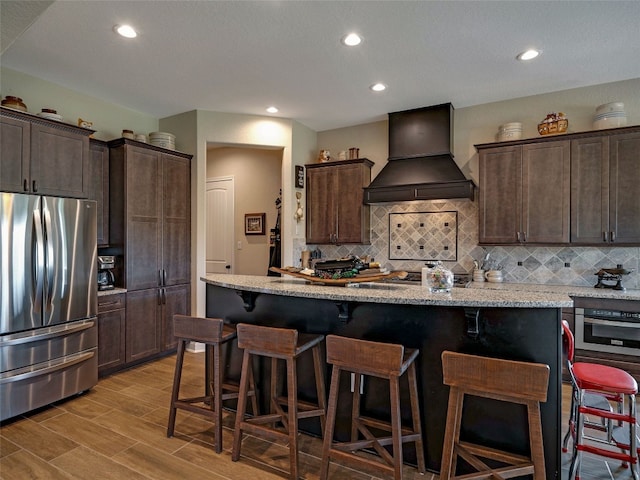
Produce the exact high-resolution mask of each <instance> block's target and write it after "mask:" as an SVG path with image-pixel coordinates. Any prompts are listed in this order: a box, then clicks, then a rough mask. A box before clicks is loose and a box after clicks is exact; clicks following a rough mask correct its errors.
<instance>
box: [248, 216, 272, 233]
mask: <svg viewBox="0 0 640 480" xmlns="http://www.w3.org/2000/svg"><path fill="white" fill-rule="evenodd" d="M266 216H267V214H266V213H245V214H244V234H245V235H264V234H265V218H266Z"/></svg>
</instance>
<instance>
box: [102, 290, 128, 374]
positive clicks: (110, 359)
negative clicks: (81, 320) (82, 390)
mask: <svg viewBox="0 0 640 480" xmlns="http://www.w3.org/2000/svg"><path fill="white" fill-rule="evenodd" d="M125 296H126V294H124V293H118V294H112V295H101V296H99V297H98V374H99V375H104V374H105V373H107V372H110V371H114V370H117V369H118V368H119V367H122V366H124V364H125V362H126V360H125V330H126V326H125V321H126V316H125V302H126V300H125Z"/></svg>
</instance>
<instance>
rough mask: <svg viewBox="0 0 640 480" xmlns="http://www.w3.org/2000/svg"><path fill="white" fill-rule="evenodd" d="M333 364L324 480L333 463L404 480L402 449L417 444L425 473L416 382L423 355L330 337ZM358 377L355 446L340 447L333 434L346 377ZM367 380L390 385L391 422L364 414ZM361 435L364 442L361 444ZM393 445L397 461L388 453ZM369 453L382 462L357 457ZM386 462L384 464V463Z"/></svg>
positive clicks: (388, 345) (353, 425)
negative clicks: (404, 406) (407, 422)
mask: <svg viewBox="0 0 640 480" xmlns="http://www.w3.org/2000/svg"><path fill="white" fill-rule="evenodd" d="M326 340H327V362H328V363H330V364H332V365H333V373H332V375H331V388H330V390H329V409H328V411H327V427H326V429H325V433H324V442H323V447H322V468H321V470H320V480H326V479H327V476H328V473H329V462H330V460H331V459H336V460H347V461H351V462H354V463H357V464H360V465H363V466H368V467H374V468H376V469H382V470H384V471H385V472H387V473H390V474H393V478H394V479H396V480H401V479H402V444H403V443H407V442H415V447H416V456H417V460H418V471H419V472H420V473H424V472H425V462H424V446H423V443H422V427H421V423H420V407H419V402H418V383H417V379H416V368H415V362H414V361H415V359H416V357H417V356H418V350H415V349H405V348H404V347H403V346H402V345H396V344H392V343H378V342H371V341H367V340H358V339H354V338H345V337H339V336H336V335H328V336H327V339H326ZM342 372H349V373H353V374H355V385H354V388H353V405H352V415H351V441H350V442H334V441H333V433H334V427H335V421H336V409H337V406H338V396H339V391H338V390H339V386H340V374H341V373H342ZM405 372H406V373H407V377H408V379H409V400H410V404H411V417H412V421H413V425H412V428H408V427H403V426H402V421H401V415H400V377H401V376H402V375H403V374H404V373H405ZM361 375H368V376H374V377H379V378H383V379H386V380H389V389H390V397H391V398H390V401H391V422H390V423H389V422H383V421H381V420H377V419H373V418H368V417H364V416H362V415H361V414H360V383H361V377H360V376H361ZM369 428H373V429H374V430H378V431H383V432H391V436H386V437H376V436H374V435H373V433H372V432H371V430H370V429H369ZM359 434H362V436H364V439H359ZM386 445H392V448H393V455H391V454H389V452H388V451H387V450H386V449H385V448H384V447H385V446H386ZM364 448H373V449H374V450H375V451H376V452H377V453H378V455H379V456H380V457H381V460H382V461H377V460H375V459H369V458H366V457H364V456H360V455H357V454H356V452H357V451H359V450H362V449H364ZM383 462H384V463H383Z"/></svg>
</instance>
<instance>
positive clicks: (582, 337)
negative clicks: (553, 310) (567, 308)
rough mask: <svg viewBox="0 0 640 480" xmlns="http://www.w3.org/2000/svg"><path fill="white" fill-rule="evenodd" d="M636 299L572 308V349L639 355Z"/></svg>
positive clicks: (639, 308)
mask: <svg viewBox="0 0 640 480" xmlns="http://www.w3.org/2000/svg"><path fill="white" fill-rule="evenodd" d="M633 304H640V302H625V305H624V306H622V308H619V307H618V306H610V305H608V304H607V303H604V304H603V305H602V308H592V307H589V308H586V307H585V308H582V307H577V308H576V309H575V322H576V348H578V349H582V350H592V351H596V352H608V353H617V354H620V355H633V356H635V357H640V305H635V308H634V305H633Z"/></svg>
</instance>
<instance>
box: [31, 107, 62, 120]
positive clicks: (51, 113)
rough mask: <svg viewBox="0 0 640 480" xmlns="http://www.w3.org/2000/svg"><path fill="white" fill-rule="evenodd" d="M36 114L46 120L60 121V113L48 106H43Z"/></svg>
mask: <svg viewBox="0 0 640 480" xmlns="http://www.w3.org/2000/svg"><path fill="white" fill-rule="evenodd" d="M37 115H38V116H39V117H42V118H46V119H48V120H57V121H59V122H61V121H62V115H59V114H58V112H56V111H55V110H51V109H50V108H43V109H42V111H41V112H40V113H38V114H37Z"/></svg>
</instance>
